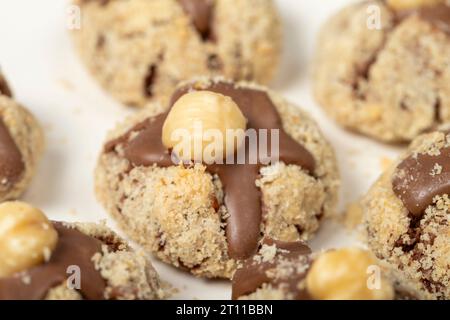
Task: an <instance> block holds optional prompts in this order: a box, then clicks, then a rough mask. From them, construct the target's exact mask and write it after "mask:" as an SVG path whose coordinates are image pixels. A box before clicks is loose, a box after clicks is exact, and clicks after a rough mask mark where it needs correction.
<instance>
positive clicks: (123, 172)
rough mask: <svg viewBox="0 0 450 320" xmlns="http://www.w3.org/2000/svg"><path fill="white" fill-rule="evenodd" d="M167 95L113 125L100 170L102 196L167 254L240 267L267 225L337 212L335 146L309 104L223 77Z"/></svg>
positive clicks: (203, 271)
mask: <svg viewBox="0 0 450 320" xmlns="http://www.w3.org/2000/svg"><path fill="white" fill-rule="evenodd" d="M168 100H170V101H171V102H170V104H168V106H167V108H166V110H165V111H163V112H162V113H159V114H158V110H157V108H150V109H149V110H147V111H145V112H142V113H140V114H138V115H135V116H134V117H133V118H132V119H130V120H129V121H128V122H126V123H125V124H122V125H120V126H119V127H118V128H117V129H116V130H114V131H113V132H112V133H111V134H110V135H109V137H108V140H107V143H106V144H105V147H104V149H103V151H102V153H101V155H100V157H99V162H98V166H97V170H96V189H97V194H98V197H99V199H100V201H101V202H102V203H103V204H104V205H105V207H106V208H107V210H108V211H109V212H110V213H111V215H112V216H113V217H114V218H115V219H116V220H117V221H118V222H119V225H120V226H121V227H122V229H123V231H124V232H125V233H126V234H127V235H129V236H130V237H131V238H132V239H133V240H135V241H136V242H138V243H139V244H141V245H143V246H144V247H145V248H146V249H148V250H149V251H151V252H153V253H154V254H155V255H156V256H157V257H159V258H160V259H161V260H163V261H165V262H167V263H170V264H172V265H174V266H177V267H180V268H184V269H186V270H189V271H190V272H192V273H193V274H195V275H198V276H204V277H222V278H231V276H232V274H233V273H234V271H235V270H236V266H237V263H238V261H241V260H245V259H247V258H249V257H251V256H252V255H254V254H255V253H256V251H257V250H258V246H259V244H260V241H261V240H262V238H263V236H267V237H271V238H273V239H276V240H283V241H297V240H307V239H309V238H311V237H312V236H313V235H314V233H315V232H316V231H317V229H318V228H319V225H320V223H321V221H322V220H323V219H324V218H325V217H328V216H330V215H331V214H332V213H333V211H334V209H335V205H336V200H337V192H338V185H339V178H338V169H337V165H336V160H335V157H334V152H333V150H332V148H331V146H330V145H329V144H328V142H327V141H326V140H325V138H324V137H323V135H322V133H321V132H320V130H319V128H318V127H317V124H316V123H315V122H314V121H313V120H312V119H311V118H310V117H309V116H308V115H307V114H306V113H304V112H303V111H301V110H299V109H298V108H297V107H295V106H294V105H292V104H290V103H288V102H286V101H285V100H284V99H282V98H281V97H280V96H278V95H277V94H275V93H273V92H271V91H269V90H267V89H266V88H264V87H261V86H257V85H255V84H251V83H234V82H231V81H228V80H224V79H221V78H215V79H199V80H195V81H191V82H187V83H183V84H180V86H179V87H178V89H177V90H176V91H175V92H174V93H173V94H172V96H171V98H170V99H168Z"/></svg>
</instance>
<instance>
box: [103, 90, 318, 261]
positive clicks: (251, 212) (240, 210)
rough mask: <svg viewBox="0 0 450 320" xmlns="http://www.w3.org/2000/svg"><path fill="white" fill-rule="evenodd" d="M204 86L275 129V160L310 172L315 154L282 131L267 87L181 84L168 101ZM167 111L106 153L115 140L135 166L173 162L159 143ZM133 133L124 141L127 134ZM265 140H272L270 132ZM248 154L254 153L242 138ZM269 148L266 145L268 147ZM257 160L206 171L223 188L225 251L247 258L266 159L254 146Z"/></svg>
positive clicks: (253, 244)
mask: <svg viewBox="0 0 450 320" xmlns="http://www.w3.org/2000/svg"><path fill="white" fill-rule="evenodd" d="M196 89H198V90H209V91H213V92H216V93H220V94H223V95H226V96H229V97H231V98H232V99H233V100H234V102H235V103H236V104H237V105H238V106H239V108H240V109H241V111H242V113H243V114H244V116H245V117H246V118H247V120H248V126H247V127H248V128H253V129H256V130H258V129H278V130H279V160H280V161H282V162H284V163H285V164H295V165H298V166H301V167H302V168H303V169H304V170H305V171H307V172H308V173H309V174H311V175H313V174H314V169H315V160H314V157H313V156H312V155H311V153H309V151H308V150H306V149H305V148H304V147H303V146H302V145H301V144H299V143H297V142H296V141H295V140H294V139H293V138H291V137H290V136H289V135H288V134H287V133H286V132H285V131H284V130H283V126H282V122H281V119H280V116H279V114H278V112H277V109H276V107H275V106H274V104H273V102H272V100H271V99H270V97H269V96H268V95H267V93H266V92H264V91H261V90H256V89H250V88H243V87H236V86H235V85H233V84H230V83H226V82H219V83H214V84H212V85H210V86H207V87H202V88H192V87H191V86H186V87H184V88H181V89H179V90H178V91H176V92H175V93H174V95H173V97H172V100H171V106H172V105H173V104H174V103H175V102H176V101H177V100H178V99H179V98H180V97H181V96H182V95H184V94H185V93H187V92H189V91H191V90H196ZM166 116H167V113H165V114H161V115H159V116H156V117H154V118H152V119H148V120H145V121H144V122H142V123H140V124H138V125H137V126H135V127H134V128H132V129H131V130H130V131H129V132H127V133H126V134H125V135H123V136H122V137H119V138H118V139H115V140H113V141H111V142H109V143H107V144H106V146H105V152H112V151H114V150H115V147H116V146H117V145H119V144H122V145H123V152H124V157H125V158H126V159H128V160H129V161H130V162H131V164H132V165H134V166H151V165H154V164H156V165H157V166H159V167H168V166H172V165H173V162H172V160H171V155H170V153H169V151H168V150H167V149H166V148H165V147H164V146H163V144H162V138H161V134H162V126H163V124H164V121H165V119H166ZM133 132H138V134H137V135H136V136H135V137H134V138H133V139H131V141H129V137H130V135H131V133H133ZM268 140H269V141H268V144H269V145H270V144H271V141H270V134H269V139H268ZM243 147H244V148H246V150H245V155H246V157H247V159H249V157H250V156H251V153H252V152H255V148H250V147H249V146H248V143H245V144H244V146H243ZM268 150H270V147H268ZM256 152H257V155H256V156H255V155H254V154H253V155H254V156H255V157H256V158H257V159H258V161H257V164H249V163H250V162H247V161H246V164H214V165H209V166H207V171H208V172H210V173H212V174H217V175H218V176H219V178H220V180H221V182H222V185H223V189H224V193H225V200H224V201H225V205H226V207H227V209H228V213H229V215H230V217H229V218H228V221H227V228H226V235H227V240H228V251H229V255H230V257H232V258H235V259H246V258H248V257H250V256H252V255H253V254H255V253H256V250H257V248H258V241H259V239H260V225H261V221H262V203H261V194H260V190H259V188H258V187H257V186H256V184H255V182H256V180H257V179H258V177H259V170H260V168H261V167H262V166H263V163H266V164H267V159H262V158H260V157H259V156H260V155H259V152H258V151H257V150H256Z"/></svg>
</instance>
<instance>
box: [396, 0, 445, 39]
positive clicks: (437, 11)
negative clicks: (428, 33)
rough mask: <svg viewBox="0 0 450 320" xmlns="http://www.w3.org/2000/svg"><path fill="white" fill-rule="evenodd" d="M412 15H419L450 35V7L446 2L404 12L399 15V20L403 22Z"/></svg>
mask: <svg viewBox="0 0 450 320" xmlns="http://www.w3.org/2000/svg"><path fill="white" fill-rule="evenodd" d="M412 15H417V16H418V17H420V18H421V19H423V20H425V21H428V22H429V23H431V24H432V25H434V26H435V27H437V28H439V29H441V30H442V31H444V32H445V33H448V34H450V6H449V5H447V4H446V3H445V2H444V3H440V4H436V5H433V6H421V7H418V8H417V9H413V10H403V11H400V12H398V13H397V18H398V20H402V19H405V18H408V17H410V16H412Z"/></svg>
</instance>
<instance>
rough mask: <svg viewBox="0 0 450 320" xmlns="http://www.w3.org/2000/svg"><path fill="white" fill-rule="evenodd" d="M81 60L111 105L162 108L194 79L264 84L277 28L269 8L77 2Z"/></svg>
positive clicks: (194, 1)
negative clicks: (180, 86) (152, 104)
mask: <svg viewBox="0 0 450 320" xmlns="http://www.w3.org/2000/svg"><path fill="white" fill-rule="evenodd" d="M74 3H75V4H77V5H79V6H80V7H81V13H82V25H81V29H80V30H76V31H75V32H74V38H75V42H76V45H77V47H78V51H79V52H80V55H81V58H82V60H83V61H84V63H85V64H86V65H87V67H88V69H89V70H90V71H91V73H92V74H93V75H94V76H95V77H96V78H97V80H98V81H99V82H100V83H101V84H102V86H103V87H104V88H106V89H107V90H108V91H109V92H110V93H111V94H112V95H113V96H114V97H115V98H117V99H118V100H120V101H121V102H123V103H125V104H127V105H132V106H146V105H148V103H149V102H150V101H152V100H160V101H162V102H163V103H167V102H168V101H167V100H166V99H167V97H169V95H170V94H171V93H172V91H173V89H174V88H175V87H176V85H177V84H178V83H179V82H180V81H183V80H187V79H190V78H192V77H193V76H203V75H223V76H226V77H228V78H232V79H236V80H255V81H257V82H260V83H266V82H268V81H270V80H271V78H272V77H273V75H274V72H275V70H276V66H277V63H278V56H279V52H280V43H281V35H280V34H281V31H280V23H279V20H278V17H277V13H276V10H275V8H274V4H273V1H272V0H236V1H228V0H151V1H148V0H108V1H86V0H75V1H74Z"/></svg>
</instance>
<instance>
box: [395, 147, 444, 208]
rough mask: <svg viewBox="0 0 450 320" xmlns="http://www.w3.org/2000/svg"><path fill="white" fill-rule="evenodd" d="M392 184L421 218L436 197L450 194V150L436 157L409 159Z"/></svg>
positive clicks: (406, 204)
mask: <svg viewBox="0 0 450 320" xmlns="http://www.w3.org/2000/svg"><path fill="white" fill-rule="evenodd" d="M392 184H393V189H394V192H395V194H396V195H397V197H399V198H400V200H402V202H403V204H404V205H405V207H406V208H407V209H408V210H409V212H411V214H413V215H414V216H421V215H422V214H423V213H424V211H425V209H426V208H427V207H428V206H429V205H431V204H432V203H433V198H434V197H435V196H438V195H443V194H448V195H450V148H443V149H441V150H440V154H439V155H436V156H434V155H433V156H432V155H429V154H417V155H411V156H409V157H408V158H406V159H405V160H403V161H402V162H401V163H400V164H399V165H398V167H397V170H396V172H395V173H394V179H393V181H392Z"/></svg>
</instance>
